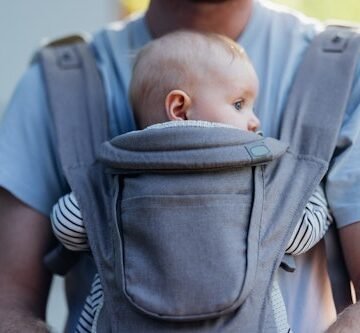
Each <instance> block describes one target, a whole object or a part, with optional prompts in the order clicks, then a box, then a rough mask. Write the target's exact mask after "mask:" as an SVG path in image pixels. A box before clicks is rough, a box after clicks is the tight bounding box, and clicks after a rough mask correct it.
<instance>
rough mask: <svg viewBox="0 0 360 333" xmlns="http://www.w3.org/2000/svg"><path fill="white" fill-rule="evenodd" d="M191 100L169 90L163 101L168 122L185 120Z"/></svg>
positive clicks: (182, 94)
mask: <svg viewBox="0 0 360 333" xmlns="http://www.w3.org/2000/svg"><path fill="white" fill-rule="evenodd" d="M190 105H191V98H190V97H189V95H188V94H187V93H186V92H184V91H182V90H180V89H175V90H171V91H170V92H169V93H168V95H167V96H166V99H165V109H166V114H167V117H168V119H169V120H187V113H188V111H189V109H190Z"/></svg>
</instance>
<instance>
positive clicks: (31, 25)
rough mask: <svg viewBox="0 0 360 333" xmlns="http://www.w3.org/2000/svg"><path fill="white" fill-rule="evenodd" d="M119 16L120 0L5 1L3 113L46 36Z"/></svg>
mask: <svg viewBox="0 0 360 333" xmlns="http://www.w3.org/2000/svg"><path fill="white" fill-rule="evenodd" d="M118 16H119V8H118V2H117V0H61V1H55V0H31V1H26V0H11V1H4V0H3V1H1V4H0V41H1V46H0V114H1V111H2V110H3V109H4V107H5V105H6V104H7V102H8V100H9V98H10V95H11V92H12V91H13V89H14V87H15V84H16V82H17V81H18V79H19V77H20V76H21V73H23V72H24V70H25V68H26V66H27V64H28V62H29V59H30V57H31V54H32V53H33V52H34V50H36V49H37V47H38V46H39V45H40V42H41V41H42V40H43V39H44V38H46V37H49V38H55V37H59V36H62V35H65V34H70V33H74V32H81V31H94V30H96V29H97V28H98V27H100V26H102V25H103V24H104V23H106V22H109V21H113V20H115V19H116V18H117V17H118Z"/></svg>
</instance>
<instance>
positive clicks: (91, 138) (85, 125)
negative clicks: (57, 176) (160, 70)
mask: <svg viewBox="0 0 360 333" xmlns="http://www.w3.org/2000/svg"><path fill="white" fill-rule="evenodd" d="M355 37H356V38H355ZM359 44H360V43H359V38H357V35H356V34H354V32H352V31H351V30H345V29H344V30H341V31H340V32H339V31H338V30H337V29H334V28H329V29H327V30H326V31H325V32H324V33H322V34H320V35H319V36H318V37H316V38H315V40H314V42H313V43H312V45H311V46H310V47H309V49H308V50H307V53H306V55H305V58H304V61H303V63H302V64H301V65H300V67H299V70H298V74H297V76H296V79H295V82H294V84H293V87H292V93H291V94H290V98H289V100H288V104H287V111H285V112H284V117H283V121H282V125H281V133H280V135H279V137H280V141H278V140H275V139H271V138H263V137H261V136H258V135H256V134H253V133H248V132H244V131H240V130H238V129H233V128H219V127H214V128H207V127H196V126H180V127H174V128H163V129H158V128H152V129H146V130H143V131H135V132H130V133H128V134H125V135H122V136H119V137H116V138H113V139H112V140H110V141H108V140H109V135H108V128H107V123H108V120H107V112H106V103H105V98H104V93H103V87H102V84H101V79H100V77H99V75H98V73H97V71H96V66H95V64H94V60H93V58H92V57H89V56H87V54H88V49H87V46H86V45H85V44H75V45H70V46H69V45H67V46H60V47H53V48H45V49H44V50H43V51H42V55H41V61H42V64H43V69H44V75H45V79H46V81H47V89H48V95H49V103H50V108H51V110H52V112H53V115H54V121H55V125H56V131H57V137H58V145H59V154H60V158H61V161H62V166H63V170H64V173H65V175H66V177H67V180H68V182H69V184H70V187H71V189H72V190H73V192H74V193H75V196H76V197H77V199H78V202H79V205H80V208H81V211H82V213H83V217H84V223H85V226H86V229H87V233H88V237H89V243H90V246H91V251H92V254H93V257H94V260H95V263H96V266H97V270H98V273H99V275H100V279H101V282H102V285H103V288H104V299H105V301H104V303H103V304H102V307H101V309H100V311H99V312H98V313H97V317H96V321H97V330H96V331H97V332H126V333H132V332H133V333H138V332H150V333H155V332H164V333H165V332H166V333H171V332H181V333H188V332H207V333H210V332H224V333H228V332H229V333H230V332H231V333H233V332H254V333H257V332H266V333H271V332H278V323H277V322H276V315H275V310H276V309H274V304H273V303H272V299H271V287H272V284H273V280H274V276H275V273H276V271H277V270H278V268H279V266H280V264H281V262H282V260H283V257H284V253H285V248H286V245H287V243H288V241H289V239H290V236H291V234H292V232H293V229H294V227H295V225H296V223H297V221H298V220H299V218H300V216H301V214H302V211H303V209H304V207H305V205H306V203H307V201H308V199H309V197H310V195H311V194H312V192H313V191H314V189H315V188H316V186H317V185H318V184H319V182H320V180H321V179H322V178H323V177H324V175H325V174H326V171H327V169H328V165H329V161H330V159H331V157H332V155H333V154H334V150H335V145H336V140H337V136H338V133H339V128H340V125H341V123H342V118H343V114H344V111H345V109H346V104H347V99H348V95H349V92H350V89H351V83H352V78H353V73H354V72H355V65H356V60H357V58H358V57H357V54H358V48H359ZM89 78H91V80H90V79H89ZM52 82H56V84H55V85H54V84H52ZM59 85H60V86H61V88H59ZM80 89H82V90H81V91H80ZM65 94H66V95H65ZM79 94H80V96H82V98H80V97H79ZM65 96H66V98H65ZM73 124H76V130H74V129H73V127H72V126H73ZM79 133H80V134H79ZM104 142H105V143H104ZM284 212H286V213H284Z"/></svg>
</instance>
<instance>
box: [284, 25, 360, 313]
mask: <svg viewBox="0 0 360 333" xmlns="http://www.w3.org/2000/svg"><path fill="white" fill-rule="evenodd" d="M359 49H360V34H359V33H358V31H356V29H355V28H349V27H342V26H328V27H327V28H326V29H325V31H324V32H322V33H320V34H319V35H318V36H316V37H315V38H314V40H313V42H312V44H311V46H310V47H309V49H308V50H307V52H306V54H305V56H304V59H303V62H302V63H301V65H300V67H299V69H298V72H297V76H296V77H295V80H294V85H293V87H292V89H291V92H290V95H289V99H288V104H287V107H286V109H285V113H284V118H283V123H282V125H281V135H280V138H281V140H283V141H285V142H287V143H289V145H290V148H291V149H293V150H295V151H296V152H297V153H299V154H302V155H304V156H312V157H315V158H319V159H322V160H325V161H327V162H329V161H330V159H331V156H332V155H333V153H334V150H335V146H336V141H337V137H338V134H339V131H340V126H341V124H342V119H343V117H344V114H345V111H346V108H347V104H348V99H349V95H350V92H351V88H352V84H353V80H354V76H355V73H356V65H357V63H358V60H359V58H360V57H359ZM292 143H294V144H293V145H292ZM295 143H300V144H298V145H295ZM325 244H326V251H327V257H328V258H327V260H328V271H329V277H330V281H331V285H332V291H333V297H334V302H335V306H336V310H337V312H340V311H341V310H343V309H344V308H345V307H346V306H348V305H349V304H351V303H352V298H351V292H350V283H349V276H348V273H347V270H346V267H345V264H344V260H343V257H342V251H341V247H340V244H339V241H338V237H337V235H336V228H334V227H333V228H330V232H328V233H327V235H326V236H325Z"/></svg>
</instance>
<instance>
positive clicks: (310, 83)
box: [280, 27, 360, 162]
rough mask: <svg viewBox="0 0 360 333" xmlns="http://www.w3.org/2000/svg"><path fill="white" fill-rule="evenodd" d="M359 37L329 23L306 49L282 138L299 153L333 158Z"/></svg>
mask: <svg viewBox="0 0 360 333" xmlns="http://www.w3.org/2000/svg"><path fill="white" fill-rule="evenodd" d="M359 47H360V37H359V34H357V33H356V32H354V31H352V30H351V29H346V28H339V27H328V28H327V29H326V30H325V31H324V32H322V33H320V34H319V35H318V36H316V37H315V38H314V40H313V42H312V44H311V45H310V47H309V48H308V50H307V51H306V53H305V56H304V60H303V62H302V63H301V65H300V66H299V69H298V72H297V74H296V77H295V81H294V84H293V86H292V89H291V92H290V95H289V99H288V103H287V106H286V109H285V112H284V117H283V122H282V125H281V133H280V138H281V139H282V140H283V141H284V142H286V143H289V144H290V148H291V149H293V150H294V151H296V152H297V153H299V154H303V155H311V156H314V157H318V158H320V159H322V160H324V161H327V162H328V161H330V159H331V157H332V155H333V152H334V149H335V145H336V141H337V136H338V133H339V130H340V126H341V124H342V119H343V116H344V113H345V110H346V107H347V102H348V98H349V94H350V91H351V87H352V82H353V79H354V73H355V71H356V70H355V69H356V64H357V60H358V58H359Z"/></svg>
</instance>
